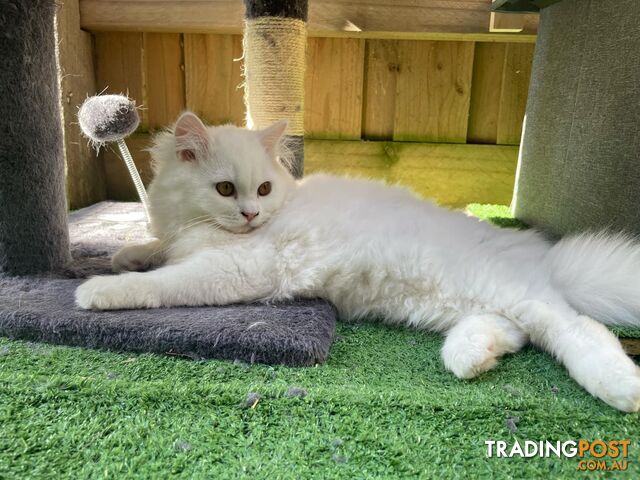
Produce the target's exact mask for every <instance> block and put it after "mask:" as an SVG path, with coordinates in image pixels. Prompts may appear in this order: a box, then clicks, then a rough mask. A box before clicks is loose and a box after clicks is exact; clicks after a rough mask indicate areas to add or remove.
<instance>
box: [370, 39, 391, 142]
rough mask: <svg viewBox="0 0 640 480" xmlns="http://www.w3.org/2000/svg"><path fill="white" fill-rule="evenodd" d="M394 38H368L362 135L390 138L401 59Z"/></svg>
mask: <svg viewBox="0 0 640 480" xmlns="http://www.w3.org/2000/svg"><path fill="white" fill-rule="evenodd" d="M398 55H399V54H398V42H397V41H396V40H367V41H366V46H365V76H364V100H363V106H362V107H363V114H362V138H364V139H367V140H391V138H392V137H393V123H394V116H395V108H396V82H397V75H398V69H399V66H400V60H399V58H398Z"/></svg>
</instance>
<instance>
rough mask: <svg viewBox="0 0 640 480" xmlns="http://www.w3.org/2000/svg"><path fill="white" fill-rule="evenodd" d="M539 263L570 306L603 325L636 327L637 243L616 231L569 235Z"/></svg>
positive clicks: (639, 309)
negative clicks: (546, 269)
mask: <svg viewBox="0 0 640 480" xmlns="http://www.w3.org/2000/svg"><path fill="white" fill-rule="evenodd" d="M545 262H547V264H548V266H549V270H550V272H551V283H552V284H553V285H554V286H555V287H556V288H558V289H559V290H560V291H561V292H563V294H564V297H565V299H566V301H567V302H568V303H569V304H570V305H571V306H572V307H573V308H575V309H576V310H578V311H579V312H581V313H584V314H586V315H589V316H590V317H592V318H595V319H596V320H599V321H601V322H602V323H606V324H609V325H632V326H637V327H640V243H638V242H637V241H635V240H633V239H632V238H631V237H629V236H626V235H622V234H618V235H611V234H607V233H600V234H596V235H592V234H583V235H577V236H571V237H567V238H564V239H562V240H561V241H560V242H558V243H557V244H556V245H554V246H553V247H552V248H551V250H550V251H549V253H548V254H547V256H546V258H545Z"/></svg>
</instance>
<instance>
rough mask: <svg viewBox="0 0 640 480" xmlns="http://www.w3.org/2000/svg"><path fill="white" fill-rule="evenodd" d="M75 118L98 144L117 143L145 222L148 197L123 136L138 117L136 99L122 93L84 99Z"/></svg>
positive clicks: (133, 127)
mask: <svg viewBox="0 0 640 480" xmlns="http://www.w3.org/2000/svg"><path fill="white" fill-rule="evenodd" d="M78 120H79V122H80V128H81V129H82V132H83V133H84V134H85V135H86V136H87V137H88V138H89V139H90V140H91V141H92V142H93V143H94V144H95V145H97V146H98V147H101V146H102V145H104V144H105V143H107V142H116V143H117V144H118V148H119V149H120V153H121V154H122V158H123V160H124V163H125V165H126V166H127V169H128V170H129V175H131V180H133V184H134V185H135V187H136V191H137V192H138V196H139V197H140V201H141V202H142V206H143V207H144V211H145V214H146V216H147V221H149V199H148V198H147V192H146V190H145V188H144V184H143V183H142V179H141V178H140V174H139V173H138V170H137V168H136V166H135V164H134V163H133V158H132V157H131V153H129V149H128V148H127V144H126V143H125V141H124V139H125V137H128V136H129V135H131V134H132V133H133V132H134V130H135V129H136V128H138V124H139V123H140V117H139V116H138V110H137V109H136V104H135V101H133V100H131V99H130V98H127V97H125V96H124V95H96V96H94V97H89V98H87V99H86V100H85V101H84V103H83V104H82V106H81V107H80V110H79V111H78Z"/></svg>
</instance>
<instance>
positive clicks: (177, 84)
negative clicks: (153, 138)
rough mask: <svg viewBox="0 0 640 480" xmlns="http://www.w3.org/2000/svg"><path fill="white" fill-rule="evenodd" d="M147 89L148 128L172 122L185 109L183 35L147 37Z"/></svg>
mask: <svg viewBox="0 0 640 480" xmlns="http://www.w3.org/2000/svg"><path fill="white" fill-rule="evenodd" d="M144 87H145V101H144V104H145V107H146V109H147V121H148V126H149V129H151V130H154V129H158V128H163V127H165V126H167V125H169V124H171V123H173V122H174V121H175V120H176V118H177V117H178V115H179V114H180V112H182V111H183V110H184V109H185V87H184V65H183V60H182V39H181V35H180V34H177V33H145V34H144Z"/></svg>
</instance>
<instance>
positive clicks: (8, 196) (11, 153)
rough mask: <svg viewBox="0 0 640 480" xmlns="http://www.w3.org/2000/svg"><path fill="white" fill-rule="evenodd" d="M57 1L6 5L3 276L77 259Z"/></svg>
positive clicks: (0, 154)
mask: <svg viewBox="0 0 640 480" xmlns="http://www.w3.org/2000/svg"><path fill="white" fill-rule="evenodd" d="M55 11H56V1H55V0H9V1H4V2H2V6H1V8H0V26H1V27H2V28H1V30H2V31H1V33H0V52H2V55H0V99H1V100H2V101H0V273H7V274H28V273H37V272H47V271H52V270H57V269H59V268H62V267H63V266H64V264H65V263H67V261H68V260H69V258H70V255H69V234H68V231H67V218H66V210H67V208H66V201H65V190H64V188H65V184H64V156H63V149H62V126H61V118H60V108H59V107H60V105H59V101H60V100H59V94H58V76H57V68H56V40H55V35H54V15H55Z"/></svg>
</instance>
